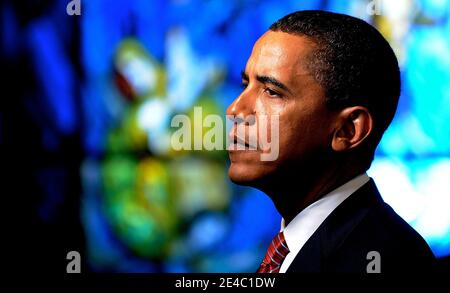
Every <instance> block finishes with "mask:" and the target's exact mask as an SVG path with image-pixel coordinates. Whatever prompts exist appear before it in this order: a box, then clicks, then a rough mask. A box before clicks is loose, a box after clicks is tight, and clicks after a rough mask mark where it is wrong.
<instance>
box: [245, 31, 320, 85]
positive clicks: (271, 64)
mask: <svg viewBox="0 0 450 293" xmlns="http://www.w3.org/2000/svg"><path fill="white" fill-rule="evenodd" d="M313 48H314V43H313V41H311V40H310V39H309V38H307V37H304V36H298V35H293V34H288V33H284V32H273V31H268V32H266V33H265V34H264V35H262V36H261V37H260V38H259V39H258V41H257V42H256V43H255V45H254V47H253V51H252V54H251V56H250V58H249V60H248V62H247V67H246V71H247V73H248V74H249V75H250V74H252V73H255V74H259V75H272V76H278V75H283V76H284V77H286V75H308V74H309V72H307V70H306V66H305V63H306V61H307V58H308V55H309V54H310V53H311V52H312V50H313ZM278 77H279V78H281V77H282V76H278Z"/></svg>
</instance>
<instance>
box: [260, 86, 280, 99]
mask: <svg viewBox="0 0 450 293" xmlns="http://www.w3.org/2000/svg"><path fill="white" fill-rule="evenodd" d="M264 92H265V93H267V94H268V95H269V96H270V97H273V98H280V97H281V95H280V94H279V93H277V92H276V91H274V90H272V89H270V88H265V89H264Z"/></svg>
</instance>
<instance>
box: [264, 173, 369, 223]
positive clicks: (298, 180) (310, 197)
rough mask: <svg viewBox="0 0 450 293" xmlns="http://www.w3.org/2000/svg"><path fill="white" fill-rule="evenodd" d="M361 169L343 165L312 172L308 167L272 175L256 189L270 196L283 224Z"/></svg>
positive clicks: (351, 177) (354, 175)
mask: <svg viewBox="0 0 450 293" xmlns="http://www.w3.org/2000/svg"><path fill="white" fill-rule="evenodd" d="M310 171H311V172H310ZM362 172H363V171H362V170H359V169H355V168H349V166H343V165H341V166H339V165H336V166H332V167H329V168H327V169H325V170H316V172H314V171H312V170H308V172H305V174H300V175H299V174H298V172H297V173H295V172H292V171H291V172H283V174H295V175H291V176H286V175H284V176H275V177H277V178H273V179H272V180H268V181H266V182H268V183H266V184H264V186H261V188H260V189H261V190H262V191H264V192H265V193H266V194H267V195H268V196H269V197H270V198H271V199H272V201H273V202H274V204H275V207H276V208H277V210H278V212H279V213H280V214H281V216H282V217H283V219H284V220H285V223H286V225H287V224H289V223H290V222H291V221H292V220H293V219H294V218H295V216H297V215H298V214H299V213H300V212H301V211H302V210H304V209H305V208H306V207H308V206H309V205H311V204H312V203H314V202H315V201H317V200H319V199H320V198H322V197H323V196H325V195H326V194H328V193H329V192H331V191H333V190H334V189H336V188H338V187H339V186H341V185H343V184H345V183H346V182H348V181H349V180H351V179H353V178H354V177H356V176H357V175H359V174H361V173H362Z"/></svg>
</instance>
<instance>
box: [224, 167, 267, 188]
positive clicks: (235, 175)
mask: <svg viewBox="0 0 450 293" xmlns="http://www.w3.org/2000/svg"><path fill="white" fill-rule="evenodd" d="M267 171H268V170H266V169H265V168H261V166H249V165H247V164H243V163H231V165H230V168H229V169H228V176H229V177H230V180H231V181H232V182H233V183H236V184H238V185H244V186H251V187H256V188H258V186H259V184H258V182H261V180H262V179H263V178H267V177H268V176H269V174H268V173H270V172H267Z"/></svg>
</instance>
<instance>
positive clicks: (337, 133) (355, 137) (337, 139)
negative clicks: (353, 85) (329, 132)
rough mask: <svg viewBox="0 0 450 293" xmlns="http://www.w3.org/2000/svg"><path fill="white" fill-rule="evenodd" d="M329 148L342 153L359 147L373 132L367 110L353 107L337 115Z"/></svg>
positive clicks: (371, 120) (371, 121) (370, 116)
mask: <svg viewBox="0 0 450 293" xmlns="http://www.w3.org/2000/svg"><path fill="white" fill-rule="evenodd" d="M336 118H337V120H336V124H335V130H334V134H333V139H332V142H331V147H332V149H333V150H334V151H336V152H343V151H347V150H350V149H353V148H355V147H357V146H358V145H360V144H361V143H362V142H363V141H364V140H365V139H366V138H367V137H368V136H369V135H370V133H372V130H373V119H372V115H371V114H370V112H369V110H367V108H365V107H362V106H354V107H348V108H345V109H343V110H342V111H341V112H340V113H338V115H337V117H336Z"/></svg>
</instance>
